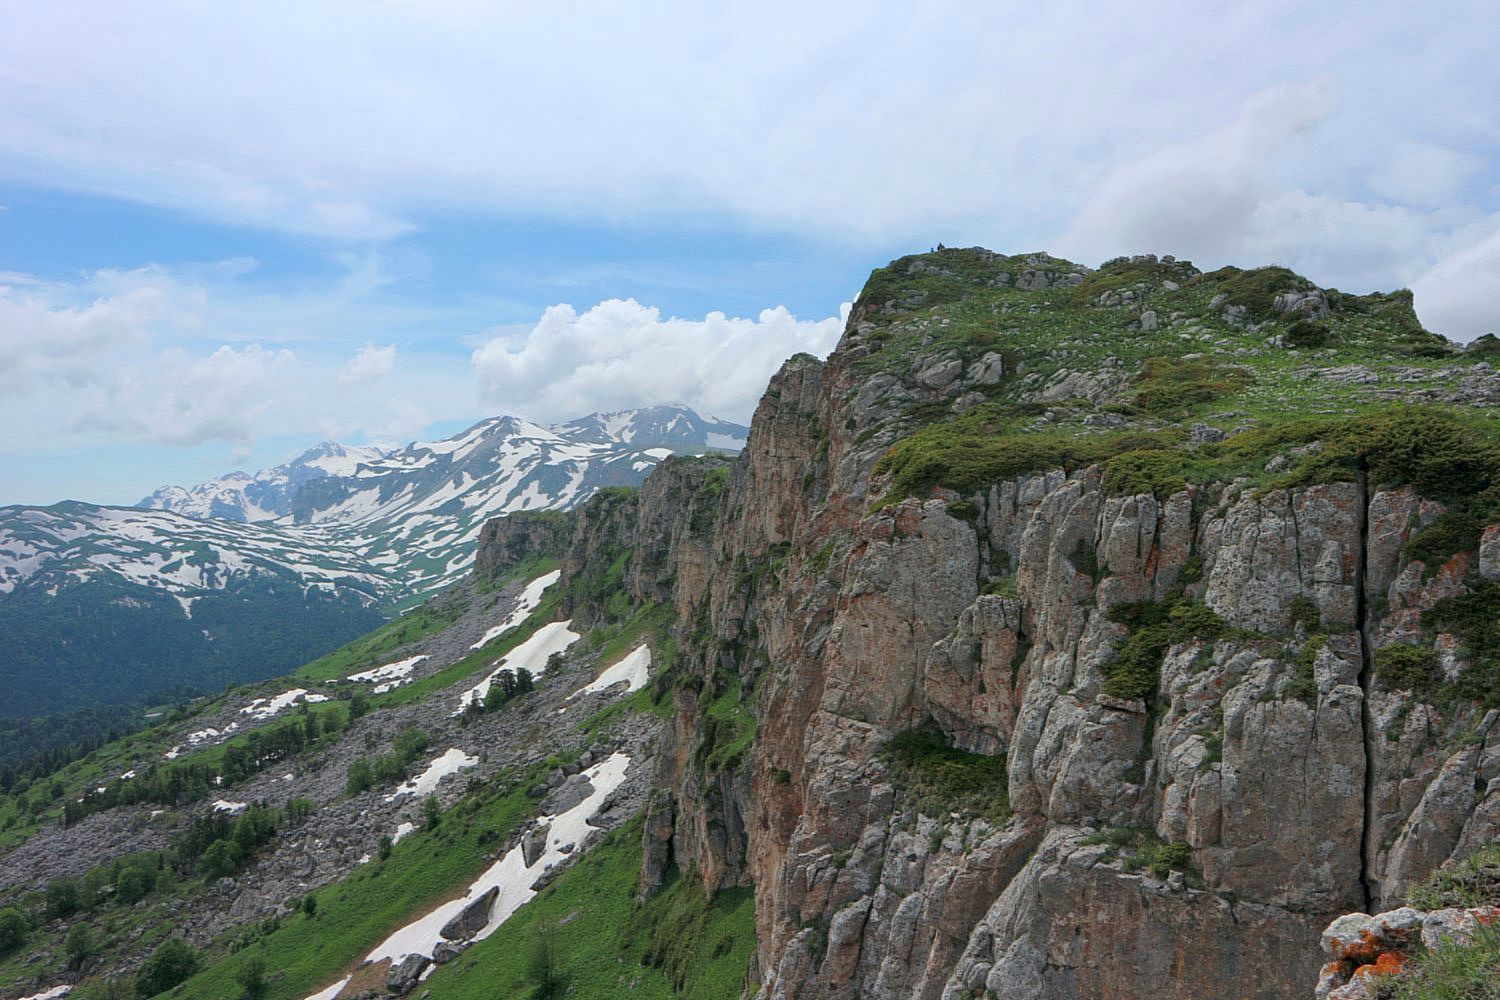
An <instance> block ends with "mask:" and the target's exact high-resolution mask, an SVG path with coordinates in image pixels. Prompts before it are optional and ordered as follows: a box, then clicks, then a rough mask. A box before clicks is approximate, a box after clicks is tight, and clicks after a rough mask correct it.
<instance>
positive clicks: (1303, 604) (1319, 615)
mask: <svg viewBox="0 0 1500 1000" xmlns="http://www.w3.org/2000/svg"><path fill="white" fill-rule="evenodd" d="M1287 610H1288V611H1289V612H1290V613H1291V618H1292V624H1293V625H1294V626H1295V625H1301V626H1302V628H1303V629H1304V630H1305V631H1306V632H1307V633H1308V634H1309V635H1311V634H1312V633H1314V632H1317V631H1320V630H1321V629H1322V628H1323V612H1322V611H1320V610H1319V609H1318V602H1317V601H1314V600H1313V599H1312V598H1311V597H1308V596H1306V595H1305V594H1299V595H1298V596H1296V597H1294V598H1292V603H1291V605H1290V606H1289V607H1288V608H1287Z"/></svg>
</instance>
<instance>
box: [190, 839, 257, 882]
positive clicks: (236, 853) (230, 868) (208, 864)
mask: <svg viewBox="0 0 1500 1000" xmlns="http://www.w3.org/2000/svg"><path fill="white" fill-rule="evenodd" d="M244 856H245V852H244V849H243V848H241V847H240V845H239V844H237V843H235V842H234V841H232V840H216V841H214V842H213V843H212V844H209V845H208V850H206V851H204V852H203V857H202V858H200V859H199V860H198V871H199V872H200V873H201V874H202V875H203V880H204V881H205V882H214V881H217V880H218V879H221V878H224V877H226V876H229V875H233V874H234V873H235V872H237V871H239V870H240V862H241V861H243V860H244Z"/></svg>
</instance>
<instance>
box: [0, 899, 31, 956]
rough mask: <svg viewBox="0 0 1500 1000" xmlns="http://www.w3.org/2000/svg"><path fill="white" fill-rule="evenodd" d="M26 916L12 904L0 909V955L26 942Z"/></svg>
mask: <svg viewBox="0 0 1500 1000" xmlns="http://www.w3.org/2000/svg"><path fill="white" fill-rule="evenodd" d="M27 930H28V928H27V926H26V918H25V917H24V916H22V914H21V911H20V910H18V909H16V908H15V907H14V906H7V907H5V908H4V909H0V955H4V954H6V953H7V952H11V951H15V950H16V949H17V948H19V947H20V946H21V945H22V944H24V943H25V942H26V932H27Z"/></svg>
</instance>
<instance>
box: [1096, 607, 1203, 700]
mask: <svg viewBox="0 0 1500 1000" xmlns="http://www.w3.org/2000/svg"><path fill="white" fill-rule="evenodd" d="M1109 620H1110V621H1112V622H1115V623H1116V624H1119V625H1124V626H1125V628H1126V630H1127V631H1126V636H1125V641H1124V642H1122V643H1121V644H1120V645H1119V646H1118V647H1117V648H1116V650H1115V658H1114V660H1113V661H1112V662H1110V663H1106V664H1104V665H1103V666H1102V667H1101V668H1100V670H1101V671H1102V672H1103V674H1104V684H1103V685H1101V687H1100V690H1101V691H1103V692H1104V693H1105V694H1107V695H1109V696H1111V697H1114V698H1141V699H1149V698H1151V697H1152V696H1153V695H1155V694H1156V686H1157V684H1158V683H1159V682H1160V679H1161V664H1162V660H1163V659H1164V658H1165V657H1166V655H1167V650H1168V649H1169V648H1170V647H1172V646H1174V645H1177V644H1179V643H1183V642H1187V641H1189V640H1191V639H1204V640H1210V641H1211V640H1213V639H1216V638H1218V637H1219V635H1221V634H1222V633H1223V631H1224V627H1225V626H1224V619H1222V618H1220V617H1219V616H1218V615H1217V614H1215V613H1214V611H1213V610H1212V609H1211V608H1209V607H1208V606H1206V605H1203V604H1193V603H1191V602H1189V601H1187V600H1185V599H1183V598H1175V599H1173V600H1170V601H1139V602H1136V603H1131V604H1117V605H1115V607H1113V608H1111V609H1110V612H1109Z"/></svg>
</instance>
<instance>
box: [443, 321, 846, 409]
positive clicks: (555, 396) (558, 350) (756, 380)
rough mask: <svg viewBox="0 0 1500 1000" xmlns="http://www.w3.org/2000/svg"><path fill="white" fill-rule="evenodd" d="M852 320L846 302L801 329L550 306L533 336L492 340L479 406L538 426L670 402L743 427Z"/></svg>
mask: <svg viewBox="0 0 1500 1000" xmlns="http://www.w3.org/2000/svg"><path fill="white" fill-rule="evenodd" d="M848 312H849V305H848V304H847V303H846V304H845V305H844V307H843V309H842V310H841V311H840V315H839V316H836V317H829V318H827V319H821V320H799V319H797V318H796V317H795V316H793V315H792V314H791V313H790V312H788V311H787V310H786V309H785V308H783V307H780V306H778V307H776V308H774V309H766V310H763V311H762V312H761V313H760V315H759V316H757V317H756V318H754V319H747V318H737V317H730V316H726V315H724V314H723V313H721V312H711V313H709V314H708V315H707V316H705V317H704V318H703V319H683V318H679V317H665V318H664V317H663V316H662V314H661V311H660V310H658V309H654V308H651V307H648V306H644V305H642V304H640V303H639V302H636V301H635V300H634V299H610V300H607V301H605V302H601V303H599V304H598V305H596V306H594V307H593V308H591V309H588V310H586V311H584V312H582V313H580V312H578V311H577V310H576V309H574V308H573V307H572V306H571V305H566V304H563V305H555V306H552V307H551V308H549V309H548V310H547V311H546V312H545V313H544V314H543V315H542V318H541V320H540V321H539V322H538V323H537V324H536V326H535V327H533V328H532V329H531V330H530V331H529V332H526V333H524V334H515V335H502V336H499V337H496V338H494V339H493V340H491V341H490V342H489V343H487V344H484V345H483V346H481V347H479V348H478V349H477V350H475V351H474V353H473V356H472V361H473V365H474V370H475V373H476V375H477V377H478V380H479V386H480V394H481V396H482V398H483V399H485V400H486V401H487V402H489V403H492V404H494V405H495V406H496V407H498V408H500V409H501V410H503V411H505V412H511V413H521V414H525V415H528V416H532V417H534V418H537V419H543V420H553V419H562V418H567V417H573V416H577V415H578V414H580V413H586V412H589V411H591V410H610V409H618V408H623V407H629V406H641V405H647V404H652V403H667V402H674V401H682V402H686V403H688V404H690V405H692V406H694V407H695V408H697V409H699V410H700V411H702V412H704V413H710V414H714V415H716V416H722V417H728V418H733V419H745V418H747V417H748V416H749V414H750V412H751V411H752V410H753V408H754V406H755V402H756V400H758V399H759V398H760V395H761V393H762V392H764V391H765V387H766V382H767V380H768V379H769V378H770V377H771V375H772V374H773V373H774V372H775V371H776V369H777V368H778V367H780V365H781V363H782V362H783V361H785V360H786V359H787V358H788V357H790V356H792V355H793V354H797V353H799V352H805V353H808V354H813V355H816V356H818V357H823V356H825V355H827V354H828V352H829V351H831V350H832V349H833V347H834V345H835V344H837V343H838V338H839V334H840V333H841V332H842V330H843V325H844V321H845V319H846V318H847V317H848Z"/></svg>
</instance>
